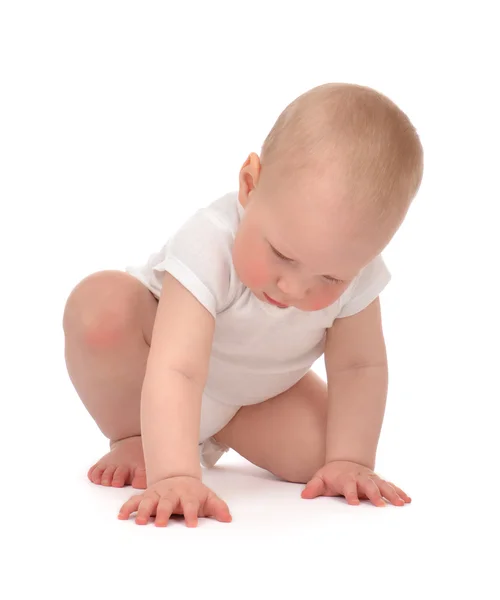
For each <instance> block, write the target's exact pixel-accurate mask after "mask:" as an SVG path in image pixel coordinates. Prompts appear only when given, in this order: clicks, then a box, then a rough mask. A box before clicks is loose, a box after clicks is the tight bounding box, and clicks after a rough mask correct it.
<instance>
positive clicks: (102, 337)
mask: <svg viewBox="0 0 500 600" xmlns="http://www.w3.org/2000/svg"><path fill="white" fill-rule="evenodd" d="M422 174H423V150H422V146H421V143H420V140H419V137H418V135H417V133H416V131H415V128H414V127H413V126H412V124H411V122H410V121H409V119H408V117H407V116H406V115H405V114H404V113H403V112H402V111H401V110H400V109H399V108H398V107H397V106H396V105H395V104H394V103H393V102H392V101H390V100H389V99H388V98H387V97H385V96H383V95H381V94H380V93H378V92H376V91H375V90H373V89H371V88H367V87H363V86H359V85H353V84H341V83H335V84H325V85H321V86H318V87H315V88H314V89H312V90H310V91H308V92H306V93H304V94H302V95H301V96H299V97H298V98H297V99H296V100H294V101H293V102H292V103H291V104H290V105H289V106H288V107H287V108H286V109H285V110H284V111H283V113H282V114H281V115H280V116H279V118H278V120H277V121H276V123H275V125H274V127H273V128H272V130H271V132H270V133H269V135H268V136H267V138H266V140H265V141H264V144H263V146H262V150H261V155H260V157H259V156H257V154H254V153H251V154H250V156H249V157H248V158H247V160H246V161H245V163H244V164H243V166H242V168H241V170H240V174H239V189H238V191H237V192H234V193H229V194H227V195H225V196H223V197H222V198H219V199H217V200H215V201H214V202H212V203H210V204H208V205H207V206H205V207H204V208H202V209H200V210H199V211H197V212H196V213H195V214H194V215H193V216H192V217H191V218H190V219H188V220H187V221H186V222H185V223H184V224H183V225H182V227H181V228H180V229H179V230H178V231H177V232H176V233H175V234H174V235H173V236H172V237H171V238H170V239H169V240H168V242H167V243H166V244H165V246H164V247H163V248H162V249H161V250H160V251H159V252H157V253H154V254H152V255H151V256H150V258H149V260H147V261H146V263H145V264H144V265H143V266H140V267H129V268H127V269H126V270H124V271H102V272H99V273H95V274H92V275H90V276H88V277H86V278H85V279H84V280H83V281H82V282H80V283H79V284H78V285H77V286H76V287H75V289H74V290H73V291H72V292H71V294H70V296H69V298H68V300H67V303H66V307H65V312H64V320H63V325H64V332H65V358H66V364H67V368H68V373H69V376H70V379H71V381H72V383H73V385H74V386H75V388H76V391H77V393H78V395H79V396H80V398H81V400H82V401H83V403H84V405H85V407H86V408H87V410H88V411H89V413H90V415H91V416H92V417H93V419H94V420H95V421H96V423H97V425H98V426H99V428H100V430H101V431H102V433H103V434H104V435H105V436H106V437H107V438H108V439H109V440H110V452H109V453H108V454H106V455H105V456H104V457H103V458H101V459H100V460H99V461H98V462H97V463H96V464H95V465H93V466H92V467H91V469H90V470H89V472H88V477H89V479H90V480H91V481H92V482H94V483H96V484H101V485H107V486H109V485H112V486H115V487H122V486H124V485H127V484H131V485H132V486H133V487H134V488H139V489H145V491H144V492H143V493H141V494H138V495H135V496H132V497H131V498H130V499H129V500H128V501H127V502H126V503H125V504H124V505H123V506H122V508H121V510H120V513H119V515H118V516H119V518H123V519H128V518H129V516H130V515H131V514H132V513H137V514H136V519H135V522H136V523H138V524H145V523H147V522H148V521H149V518H150V517H155V519H154V522H155V524H156V525H157V526H166V525H167V523H168V521H169V519H170V517H171V515H172V514H182V515H184V519H185V523H186V525H187V526H189V527H195V526H196V525H197V522H198V517H215V518H216V519H217V520H219V521H226V522H228V521H231V514H230V512H229V508H228V506H227V504H226V503H225V502H224V500H223V499H222V498H219V497H218V496H217V495H216V494H215V493H214V492H213V491H212V490H211V489H209V488H208V487H207V486H205V485H204V484H203V483H202V469H201V466H202V465H203V466H204V467H212V466H214V465H215V463H216V462H217V460H218V459H219V458H220V457H221V456H222V454H223V453H224V452H226V451H227V450H228V449H230V448H233V449H234V450H236V452H238V453H239V454H240V455H241V456H243V457H245V458H246V459H248V460H249V461H250V462H252V463H253V464H255V465H257V466H259V467H262V468H263V469H267V470H268V471H270V472H271V473H273V474H274V475H276V476H277V477H279V478H281V479H282V480H285V481H289V482H295V483H302V484H306V485H305V487H304V488H303V490H302V497H303V498H314V497H317V496H321V495H323V496H344V497H345V498H346V501H347V502H348V503H349V504H353V505H354V504H359V501H360V499H368V500H370V501H371V502H372V503H373V504H375V505H376V506H385V505H386V502H385V501H384V498H385V499H386V500H387V501H389V502H391V503H392V504H394V505H397V506H403V505H404V504H405V503H407V502H410V501H411V499H410V498H409V497H408V496H407V494H406V493H405V492H404V491H403V490H401V489H400V488H398V487H396V486H395V485H393V484H392V483H389V482H388V481H386V480H384V479H383V478H382V477H380V476H379V475H377V474H376V473H375V472H374V470H373V469H374V468H375V456H376V450H377V445H378V440H379V435H380V431H381V427H382V422H383V416H384V409H385V403H386V396H387V387H388V367H387V356H386V348H385V343H384V335H383V331H382V324H381V310H380V300H379V294H380V293H381V291H382V290H383V289H384V288H385V286H386V285H387V284H388V282H389V280H390V274H389V272H388V270H387V268H386V266H385V264H384V261H383V259H382V257H381V252H382V250H383V249H384V248H385V247H386V246H387V244H388V243H389V242H390V240H391V239H392V237H393V236H394V234H395V233H396V231H397V230H398V228H399V227H400V225H401V223H402V222H403V220H404V218H405V216H406V214H407V211H408V209H409V206H410V204H411V201H412V200H413V198H414V197H415V195H416V194H417V191H418V189H419V186H420V183H421V180H422ZM322 355H324V359H325V368H326V374H327V382H324V381H323V380H322V379H321V378H320V377H318V376H317V375H316V373H315V372H314V371H312V370H311V366H312V365H313V363H314V362H315V361H316V360H317V359H318V358H319V357H321V356H322ZM200 463H201V464H200Z"/></svg>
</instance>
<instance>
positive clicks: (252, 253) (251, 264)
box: [233, 241, 271, 290]
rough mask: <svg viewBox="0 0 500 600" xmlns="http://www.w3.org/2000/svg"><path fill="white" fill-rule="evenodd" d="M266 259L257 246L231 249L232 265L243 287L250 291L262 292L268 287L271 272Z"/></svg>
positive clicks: (240, 246) (239, 245)
mask: <svg viewBox="0 0 500 600" xmlns="http://www.w3.org/2000/svg"><path fill="white" fill-rule="evenodd" d="M268 262H269V261H268V260H267V257H266V256H265V254H264V252H263V250H262V249H260V248H259V247H258V245H257V244H254V245H252V247H250V246H247V247H246V248H245V247H244V246H243V244H238V243H237V241H236V242H235V245H234V247H233V264H234V268H235V269H236V273H237V274H238V277H239V278H240V280H241V282H242V283H243V285H245V286H246V287H248V288H250V289H251V290H262V289H263V288H266V287H267V286H268V285H269V280H270V278H271V272H270V269H269V264H268Z"/></svg>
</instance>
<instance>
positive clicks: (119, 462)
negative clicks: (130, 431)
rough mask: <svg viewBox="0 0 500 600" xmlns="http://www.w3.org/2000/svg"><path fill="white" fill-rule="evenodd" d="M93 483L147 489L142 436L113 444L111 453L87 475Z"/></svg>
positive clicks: (91, 468)
mask: <svg viewBox="0 0 500 600" xmlns="http://www.w3.org/2000/svg"><path fill="white" fill-rule="evenodd" d="M87 476H88V478H89V479H90V481H92V483H96V484H98V485H99V484H100V485H106V486H110V485H111V486H113V487H123V486H124V485H130V484H131V485H132V487H134V488H138V489H144V490H145V489H146V487H147V485H146V468H145V464H144V454H143V451H142V439H141V436H140V435H136V436H134V437H129V438H125V439H123V440H119V441H117V442H112V443H111V451H110V452H108V454H106V455H105V456H103V457H102V458H101V460H99V461H98V462H97V463H96V464H95V465H93V466H92V467H90V469H89V472H88V474H87Z"/></svg>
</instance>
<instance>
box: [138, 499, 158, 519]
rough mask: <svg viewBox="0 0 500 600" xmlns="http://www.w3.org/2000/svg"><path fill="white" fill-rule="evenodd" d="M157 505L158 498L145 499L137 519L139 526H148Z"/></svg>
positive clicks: (140, 506)
mask: <svg viewBox="0 0 500 600" xmlns="http://www.w3.org/2000/svg"><path fill="white" fill-rule="evenodd" d="M157 505H158V498H151V497H147V498H143V499H142V502H141V503H140V505H139V509H138V510H137V516H136V518H135V522H136V523H137V525H146V523H147V522H148V521H149V517H150V516H151V515H152V514H153V513H154V512H155V509H156V506H157Z"/></svg>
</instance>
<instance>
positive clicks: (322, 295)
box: [298, 286, 346, 311]
mask: <svg viewBox="0 0 500 600" xmlns="http://www.w3.org/2000/svg"><path fill="white" fill-rule="evenodd" d="M345 289H346V286H342V287H341V288H339V287H336V286H333V287H330V286H328V287H325V288H324V289H322V290H318V291H317V292H315V293H314V294H313V295H312V296H311V297H308V298H306V299H305V300H304V301H303V302H302V303H301V306H299V307H298V308H299V309H301V310H308V311H312V310H321V309H323V308H326V307H327V306H330V305H331V304H333V303H334V302H335V301H336V300H337V299H338V298H340V296H341V295H342V293H343V292H344V290H345Z"/></svg>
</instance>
